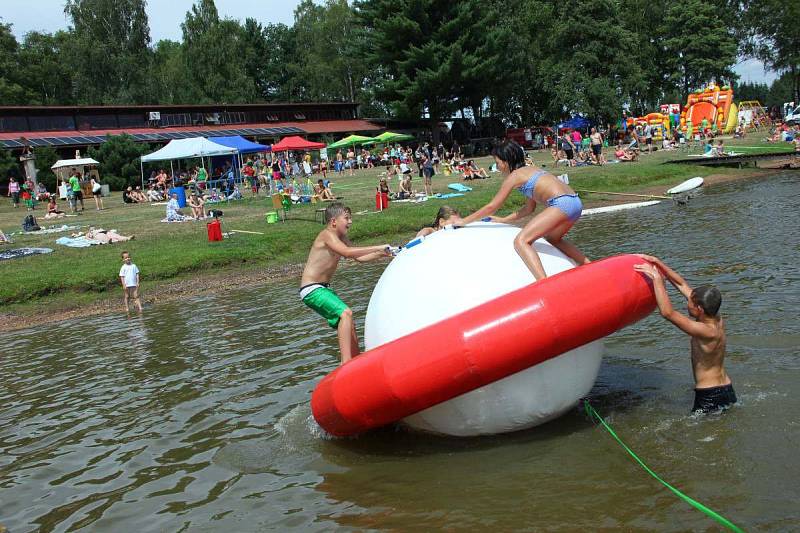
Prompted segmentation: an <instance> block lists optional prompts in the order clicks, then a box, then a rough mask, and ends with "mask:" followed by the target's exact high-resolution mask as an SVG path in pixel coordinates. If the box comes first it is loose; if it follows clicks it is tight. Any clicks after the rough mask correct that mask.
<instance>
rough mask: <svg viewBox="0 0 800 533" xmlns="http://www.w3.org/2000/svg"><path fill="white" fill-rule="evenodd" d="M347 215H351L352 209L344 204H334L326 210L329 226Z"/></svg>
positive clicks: (326, 221)
mask: <svg viewBox="0 0 800 533" xmlns="http://www.w3.org/2000/svg"><path fill="white" fill-rule="evenodd" d="M345 214H347V215H349V214H351V211H350V208H349V207H347V206H346V205H344V204H343V203H342V202H333V203H332V204H331V205H329V206H328V207H326V208H325V223H326V224H327V223H329V222H330V221H331V220H333V219H334V218H336V217H338V216H341V215H345Z"/></svg>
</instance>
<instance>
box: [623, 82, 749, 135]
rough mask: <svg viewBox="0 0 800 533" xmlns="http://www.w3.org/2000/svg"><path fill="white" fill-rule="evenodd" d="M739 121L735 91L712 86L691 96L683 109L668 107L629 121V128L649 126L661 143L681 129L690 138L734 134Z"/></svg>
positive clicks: (665, 105)
mask: <svg viewBox="0 0 800 533" xmlns="http://www.w3.org/2000/svg"><path fill="white" fill-rule="evenodd" d="M738 121H739V108H738V106H737V105H736V103H734V101H733V89H731V88H730V87H729V86H727V85H725V86H722V87H720V86H718V85H716V84H712V85H710V86H708V87H706V88H704V89H701V90H699V91H696V92H694V93H692V94H690V95H689V97H688V98H687V100H686V105H685V106H684V107H683V109H681V108H680V105H679V104H664V105H662V106H661V110H660V112H656V113H650V114H648V115H645V116H643V117H637V118H633V117H630V118H628V119H627V126H628V128H633V127H635V126H637V125H641V126H644V125H647V124H649V125H650V126H651V127H652V129H653V138H654V140H656V141H660V140H662V139H663V138H664V136H665V135H671V133H672V130H673V129H674V128H680V130H681V131H683V132H684V133H685V134H686V135H687V136H691V135H693V134H694V133H697V132H700V131H701V130H709V131H711V132H712V133H715V134H716V133H724V134H729V133H732V132H733V130H734V129H735V128H736V125H737V123H738Z"/></svg>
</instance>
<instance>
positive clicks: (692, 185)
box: [667, 176, 703, 194]
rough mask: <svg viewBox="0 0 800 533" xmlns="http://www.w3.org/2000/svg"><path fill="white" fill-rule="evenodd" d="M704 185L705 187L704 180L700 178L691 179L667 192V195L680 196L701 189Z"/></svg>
mask: <svg viewBox="0 0 800 533" xmlns="http://www.w3.org/2000/svg"><path fill="white" fill-rule="evenodd" d="M702 185H703V178H701V177H700V176H697V177H694V178H689V179H688V180H686V181H684V182H683V183H679V184H678V185H676V186H674V187H673V188H671V189H669V190H668V191H667V194H680V193H682V192H687V191H691V190H692V189H696V188H698V187H701V186H702Z"/></svg>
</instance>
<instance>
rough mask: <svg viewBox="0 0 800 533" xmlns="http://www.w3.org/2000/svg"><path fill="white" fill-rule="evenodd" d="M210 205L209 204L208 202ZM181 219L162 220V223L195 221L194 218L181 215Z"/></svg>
mask: <svg viewBox="0 0 800 533" xmlns="http://www.w3.org/2000/svg"><path fill="white" fill-rule="evenodd" d="M206 203H208V202H206ZM179 216H180V217H181V218H169V217H167V218H162V219H161V222H186V221H187V220H194V219H193V218H192V217H189V216H185V215H179Z"/></svg>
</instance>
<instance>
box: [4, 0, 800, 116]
mask: <svg viewBox="0 0 800 533" xmlns="http://www.w3.org/2000/svg"><path fill="white" fill-rule="evenodd" d="M145 3H146V0H67V1H66V5H65V8H64V11H65V14H66V15H67V17H68V19H69V21H70V27H69V29H68V30H66V31H58V32H55V33H52V34H51V33H42V32H31V33H29V34H27V35H25V36H24V38H23V39H22V40H21V42H18V41H17V39H16V38H15V36H14V34H13V33H12V31H11V30H12V28H11V26H10V25H8V24H0V101H2V102H3V103H4V104H7V105H8V104H11V105H15V104H16V105H24V104H34V105H35V104H41V105H70V104H79V105H80V104H83V105H89V104H144V103H165V104H181V103H193V104H194V103H255V102H272V101H288V102H303V101H354V102H357V103H359V104H361V110H362V115H363V116H371V117H381V116H391V117H397V118H404V119H413V120H420V119H423V120H431V121H435V120H442V119H447V118H449V117H453V116H457V115H458V114H461V115H462V116H465V114H469V115H471V116H473V117H475V118H476V119H480V118H482V117H492V118H494V119H499V120H502V121H504V122H506V123H507V124H516V125H526V124H535V123H540V122H548V121H557V120H561V119H563V118H565V117H566V116H568V115H572V114H575V113H580V114H583V115H585V116H588V117H590V118H593V119H596V120H601V121H611V120H613V119H615V118H616V117H617V116H618V115H619V114H620V113H621V110H622V109H624V108H628V109H630V110H631V111H632V112H634V113H645V112H648V111H652V110H654V109H656V106H657V105H658V104H659V103H663V102H675V101H684V99H685V97H686V95H687V94H688V93H689V92H691V91H693V90H695V89H697V88H699V87H700V86H702V85H704V84H706V83H708V82H709V81H716V82H718V83H720V84H723V85H725V84H731V83H735V82H736V76H735V74H734V72H733V67H734V66H735V64H736V63H737V61H739V60H741V59H742V58H744V57H756V58H758V59H760V60H762V61H764V63H765V64H766V65H767V66H768V67H769V68H771V69H774V70H777V71H778V72H779V73H781V74H783V77H782V78H781V79H780V80H779V82H780V83H779V82H778V81H776V85H775V90H772V88H771V87H766V88H764V87H760V86H759V87H757V88H756V87H755V86H752V87H751V86H749V85H742V86H741V89H742V96H744V95H745V94H747V95H757V96H758V97H759V100H761V99H762V98H763V99H764V100H766V102H762V103H768V104H773V105H774V104H777V103H780V102H778V101H777V100H780V99H783V98H790V97H793V98H794V99H795V100H796V101H800V30H798V26H797V24H796V23H795V21H796V20H797V19H798V16H799V15H800V3H797V2H785V1H782V0H744V1H742V2H732V1H731V0H682V1H678V0H663V1H661V2H652V1H649V0H586V1H584V2H580V3H578V4H575V3H565V2H557V1H555V0H480V1H479V0H462V1H460V2H449V1H443V0H355V1H354V2H353V3H349V2H348V1H347V0H324V1H323V2H314V1H313V0H303V1H302V2H301V3H300V4H299V5H298V6H297V8H296V10H295V13H294V24H293V25H292V26H287V25H285V24H273V23H269V22H263V21H259V20H258V19H257V18H255V17H249V18H246V19H245V20H244V21H238V20H233V19H230V18H224V17H220V15H219V12H218V11H217V7H216V5H215V2H214V0H195V3H194V4H193V5H192V7H191V8H190V9H189V11H187V12H186V14H185V17H184V19H183V20H182V21H180V27H181V30H182V36H181V39H180V41H172V40H162V41H159V42H156V43H152V42H151V37H150V29H149V21H148V18H147V13H146V11H145Z"/></svg>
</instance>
